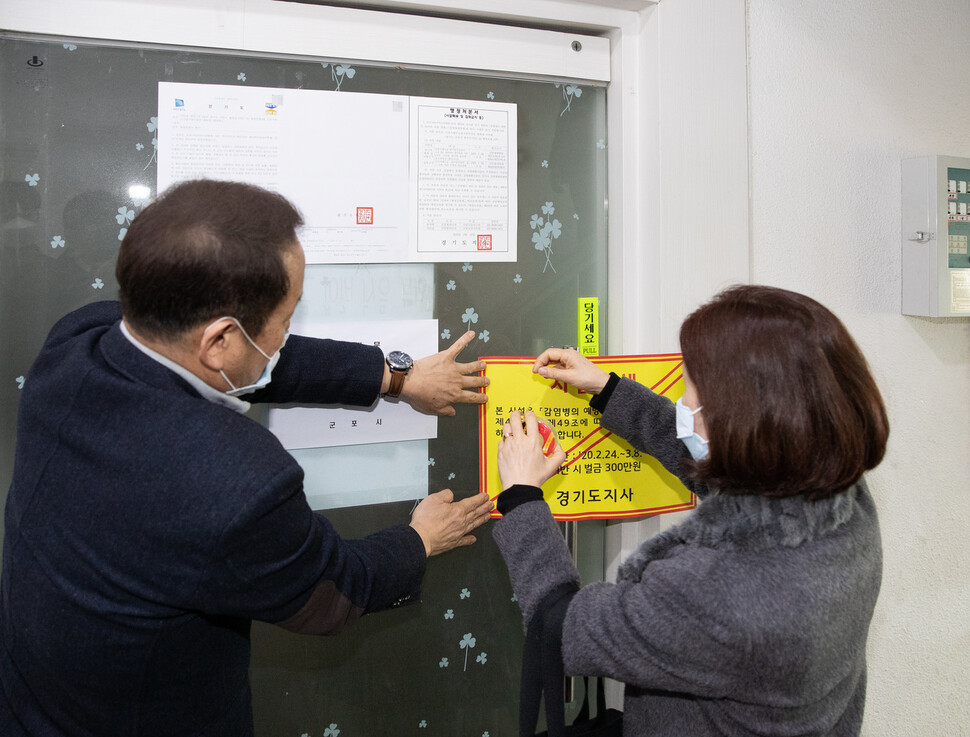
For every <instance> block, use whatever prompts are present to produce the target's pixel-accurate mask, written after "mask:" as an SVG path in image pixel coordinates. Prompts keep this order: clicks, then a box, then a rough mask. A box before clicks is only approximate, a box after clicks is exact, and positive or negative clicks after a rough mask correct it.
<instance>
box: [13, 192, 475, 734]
mask: <svg viewBox="0 0 970 737" xmlns="http://www.w3.org/2000/svg"><path fill="white" fill-rule="evenodd" d="M301 224H302V222H301V219H300V216H299V214H298V213H297V212H296V210H294V208H293V207H292V205H290V204H289V203H288V202H287V201H286V200H285V199H284V198H282V197H280V196H278V195H275V194H272V193H269V192H266V191H265V190H261V189H259V188H256V187H251V186H248V185H242V184H235V183H228V182H211V181H199V182H189V183H186V184H183V185H180V186H178V187H176V188H174V189H173V190H170V191H169V192H167V193H166V194H165V196H163V197H162V198H160V199H159V200H157V201H156V202H155V203H153V204H152V205H150V206H149V207H148V208H146V209H145V210H144V211H143V212H142V213H141V214H140V215H139V217H138V218H136V219H135V221H134V222H133V223H132V225H131V228H130V229H129V231H128V233H127V235H126V237H125V239H124V241H123V242H122V245H121V251H120V253H119V258H118V266H117V274H118V282H119V285H120V297H121V302H120V306H119V304H117V303H114V302H102V303H98V304H93V305H89V306H87V307H84V308H82V309H80V310H78V311H76V312H74V313H71V314H69V315H68V316H66V317H65V318H63V319H62V320H61V321H60V322H59V323H58V324H57V325H56V326H55V327H54V328H53V329H52V330H51V333H50V335H49V336H48V338H47V341H46V343H45V345H44V347H43V349H42V350H41V353H40V355H39V356H38V358H37V360H36V362H35V364H34V366H33V368H32V369H31V371H30V373H29V374H28V376H27V380H26V383H25V385H24V389H23V394H22V399H21V405H20V413H19V421H18V430H17V433H18V434H17V450H16V459H15V467H14V476H13V482H12V484H11V487H10V493H9V497H8V501H7V509H6V538H5V542H4V551H3V575H2V582H0V593H2V599H0V686H2V688H0V734H2V735H4V737H14V736H16V735H30V736H31V737H41V736H44V737H46V736H48V735H57V736H59V737H60V736H64V737H67V736H71V737H74V736H80V735H84V736H89V735H105V736H107V735H112V736H114V735H138V736H139V737H148V736H150V735H179V736H180V737H188V736H189V735H206V736H207V737H221V736H225V737H245V735H251V734H252V732H253V726H252V711H251V702H250V693H249V683H248V666H249V626H250V621H251V620H253V619H258V620H261V621H266V622H271V623H275V624H278V625H280V626H282V627H285V628H287V629H289V630H292V631H294V632H304V633H315V634H327V633H333V632H337V631H339V630H340V629H341V628H342V627H344V626H346V625H347V624H350V623H352V622H353V621H355V620H356V619H357V618H358V617H360V616H361V615H362V614H365V613H369V612H374V611H378V610H381V609H386V608H389V607H394V606H399V605H401V604H403V603H406V602H409V601H414V600H416V598H417V596H418V593H419V590H420V583H421V579H422V576H423V573H424V570H425V564H426V559H427V557H428V556H430V555H435V554H437V553H441V552H445V551H447V550H450V549H452V548H454V547H457V546H460V545H468V544H471V543H472V542H474V540H475V538H474V537H473V536H472V535H471V534H470V532H471V531H472V530H473V529H474V528H476V527H478V526H479V525H481V524H482V523H483V522H484V521H485V520H486V519H488V513H489V511H490V509H491V504H490V503H489V502H488V501H487V498H486V495H484V494H481V495H479V494H476V495H473V497H471V498H469V499H464V500H461V501H453V496H452V493H451V491H450V490H444V491H442V492H439V493H437V494H432V495H430V496H428V497H427V498H426V499H424V500H423V501H422V502H421V503H420V504H419V505H418V506H417V508H416V509H415V511H414V513H413V515H412V518H411V522H410V524H409V525H399V526H396V527H391V528H388V529H385V530H381V531H379V532H376V533H375V534H373V535H370V536H369V537H367V538H364V539H361V540H343V539H341V538H340V537H339V536H338V535H337V534H336V532H335V531H334V529H333V527H332V526H331V525H330V523H329V522H328V521H327V520H326V518H325V517H323V516H322V515H319V514H314V513H313V512H312V511H311V510H310V508H309V506H308V505H307V501H306V498H305V496H304V493H303V486H302V482H303V472H302V470H301V469H300V467H299V465H298V464H297V463H296V461H295V460H294V459H293V458H292V457H291V456H290V455H289V453H287V452H286V451H285V450H284V449H283V447H282V446H281V445H280V443H279V442H278V441H277V440H276V438H275V437H274V436H273V435H272V434H271V433H270V432H269V431H268V430H267V429H266V428H264V427H263V426H261V425H259V424H257V423H255V422H253V421H251V420H250V419H248V418H246V417H244V416H243V414H242V412H245V411H246V410H247V409H248V408H249V402H248V401H246V400H252V401H260V402H284V401H285V402H305V403H321V404H334V403H339V404H346V405H358V406H367V405H369V404H371V403H373V402H374V401H376V400H377V398H378V396H379V395H380V396H383V395H384V394H386V393H392V394H395V395H397V396H400V398H401V399H403V400H404V401H408V402H410V403H411V404H412V405H413V406H415V407H416V408H418V409H420V410H422V411H425V412H434V413H437V414H443V415H447V414H454V411H455V410H454V407H453V406H452V405H453V403H455V402H483V401H485V398H484V395H483V394H480V393H479V392H478V391H477V389H478V388H479V387H481V386H484V379H482V378H481V377H478V376H476V375H475V374H476V372H478V371H479V370H480V369H481V366H480V365H479V363H478V362H473V363H468V364H459V363H457V362H456V361H455V358H456V357H457V355H458V353H459V352H460V351H461V349H462V348H464V346H465V345H466V344H467V343H468V341H469V340H470V338H471V334H466V335H465V336H463V337H462V338H461V339H459V340H458V341H457V342H456V343H455V345H453V346H452V347H451V348H450V349H448V350H447V351H443V352H442V353H439V354H436V355H434V356H429V357H427V358H424V359H421V360H419V361H416V362H413V366H412V367H411V368H410V369H408V368H407V366H405V367H403V368H402V367H401V366H400V365H394V366H391V365H389V364H388V363H386V362H385V359H384V356H383V354H382V352H381V350H380V349H379V348H376V347H374V346H365V345H361V344H355V343H343V342H337V341H328V340H315V339H310V338H302V337H299V336H293V337H292V338H291V339H290V340H289V341H287V340H286V338H287V334H288V333H287V331H288V327H289V321H290V317H291V316H292V314H293V311H294V309H295V307H296V304H297V302H298V301H299V299H300V295H301V294H302V283H303V271H304V257H303V252H302V249H301V247H300V245H299V242H298V241H297V238H296V229H297V228H298V227H299V226H300V225H301ZM284 343H285V345H286V348H285V350H281V349H282V348H283V344H284ZM407 363H410V362H409V361H408V362H407ZM270 377H271V378H272V381H271V383H270V381H269V379H270ZM240 396H243V397H245V398H246V399H245V400H244V399H241V398H240ZM338 473H339V469H335V477H336V478H339V476H337V474H338Z"/></svg>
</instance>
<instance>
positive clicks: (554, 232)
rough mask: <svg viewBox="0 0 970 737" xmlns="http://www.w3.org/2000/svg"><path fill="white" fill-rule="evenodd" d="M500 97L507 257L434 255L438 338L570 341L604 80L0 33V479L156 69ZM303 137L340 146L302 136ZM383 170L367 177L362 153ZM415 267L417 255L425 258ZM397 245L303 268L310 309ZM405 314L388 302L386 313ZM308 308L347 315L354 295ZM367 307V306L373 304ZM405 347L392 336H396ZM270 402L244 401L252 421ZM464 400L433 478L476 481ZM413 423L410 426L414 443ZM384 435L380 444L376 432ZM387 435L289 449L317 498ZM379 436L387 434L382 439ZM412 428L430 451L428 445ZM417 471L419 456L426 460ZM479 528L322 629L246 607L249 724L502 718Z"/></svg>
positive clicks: (599, 144) (434, 729) (305, 726)
mask: <svg viewBox="0 0 970 737" xmlns="http://www.w3.org/2000/svg"><path fill="white" fill-rule="evenodd" d="M159 81H172V82H195V83H208V84H222V85H226V84H229V85H253V86H261V87H277V88H281V89H296V88H301V89H319V90H340V91H342V92H346V93H392V94H399V95H411V96H425V97H447V98H458V99H466V100H497V101H503V102H511V103H515V104H516V105H517V111H518V126H517V127H518V203H517V204H518V226H517V239H518V260H517V261H516V262H515V263H501V264H497V263H490V264H484V263H474V264H469V263H466V264H462V263H442V264H435V265H433V266H428V267H427V269H429V270H430V272H429V273H430V275H431V276H430V284H431V286H430V289H431V294H428V295H424V296H423V297H422V300H423V301H424V303H426V304H429V305H430V309H431V312H432V314H431V315H422V317H434V318H436V319H437V320H438V324H439V328H440V336H439V337H440V342H439V347H441V348H444V347H446V346H447V345H449V344H450V343H451V342H452V341H453V340H454V338H456V337H457V336H458V335H461V333H462V332H464V330H466V329H469V328H471V329H474V330H475V331H476V335H477V338H476V340H475V341H473V343H472V345H471V346H470V347H469V348H468V349H467V350H466V352H465V354H464V357H465V358H466V360H468V358H470V357H475V356H481V355H516V356H531V355H536V354H537V353H538V352H540V351H541V350H542V349H544V348H545V347H547V346H559V345H573V344H576V342H577V338H576V335H577V330H576V312H577V309H576V308H577V298H578V297H598V298H599V300H600V306H601V307H600V309H601V310H603V311H604V313H603V314H602V315H601V318H602V320H603V321H604V324H605V322H606V314H605V310H606V309H607V307H608V304H609V301H608V299H607V297H608V294H607V270H606V253H607V249H606V245H607V244H606V232H607V213H606V201H607V193H606V181H607V179H606V173H607V172H606V161H607V159H606V87H605V86H589V85H578V84H574V83H572V82H569V81H568V80H527V79H516V78H495V77H487V76H470V75H468V74H456V73H448V72H443V71H428V70H418V69H404V68H400V67H389V66H366V65H359V64H349V63H342V62H340V61H334V60H328V59H274V58H270V57H267V56H265V55H261V56H255V55H233V54H226V53H208V52H203V51H192V50H185V49H178V50H174V49H170V48H151V47H147V46H132V45H127V46H124V45H117V46H115V45H106V44H99V45H94V44H89V43H84V42H81V41H78V42H67V43H65V42H64V41H63V40H61V39H58V40H56V41H55V40H42V39H41V40H38V39H36V38H30V39H28V38H23V37H18V36H14V35H7V36H0V121H2V126H0V171H2V181H0V299H2V308H0V340H2V345H3V346H4V350H3V351H2V352H0V367H2V371H0V376H2V378H3V380H2V382H0V398H2V403H0V404H2V409H0V423H2V424H0V427H2V431H0V438H2V440H0V489H2V490H3V492H2V493H3V494H4V496H5V493H6V489H7V487H8V486H9V482H10V475H11V472H12V463H13V449H14V440H15V428H16V412H17V404H18V396H19V391H20V389H21V388H22V386H23V384H24V382H25V378H24V377H25V376H26V374H27V371H28V369H29V367H30V364H31V362H32V361H33V359H34V357H35V356H36V355H37V352H38V350H39V349H40V346H41V344H42V342H43V340H44V338H45V336H46V334H47V331H48V330H49V329H50V327H51V326H52V325H53V324H54V322H55V321H56V320H57V319H58V318H60V317H61V316H63V315H64V314H65V313H67V312H68V311H70V310H72V309H74V308H76V307H79V306H80V305H82V304H85V303H88V302H92V301H96V300H102V299H113V298H114V297H115V295H116V292H117V284H116V281H115V278H114V260H115V256H116V254H117V249H118V246H119V244H120V240H121V238H122V237H123V236H124V232H125V229H126V227H127V225H128V223H129V222H130V221H131V219H132V218H133V217H134V216H135V215H136V214H137V213H138V212H139V211H140V210H141V209H142V208H143V207H144V206H145V205H146V204H147V202H148V201H149V199H150V198H151V197H152V196H154V195H155V194H156V191H155V189H156V188H155V166H156V155H155V146H156V140H157V139H156V128H157V119H156V115H157V83H158V82H159ZM305 145H306V146H308V147H309V146H314V147H316V146H324V147H327V146H340V145H341V142H340V141H334V140H308V141H306V142H305ZM375 176H379V173H378V172H375ZM418 268H422V269H423V268H425V267H424V266H419V267H418ZM410 269H411V265H405V266H400V267H393V268H390V267H389V266H388V265H342V266H332V265H330V266H313V265H311V266H309V267H308V268H307V274H306V283H305V295H306V296H305V300H304V301H305V302H306V303H307V305H308V307H307V309H309V310H311V313H312V311H313V310H324V309H325V307H322V305H326V304H328V303H330V302H332V300H331V299H330V298H329V297H327V295H326V291H327V289H328V285H331V286H332V284H333V280H334V279H340V278H341V277H342V276H346V278H347V279H348V280H349V281H350V282H351V283H353V284H358V285H359V284H364V285H367V284H380V285H383V286H382V288H384V289H389V290H391V291H392V292H394V293H400V292H401V291H402V290H406V289H407V288H408V287H407V285H408V284H409V283H412V282H411V280H410V275H409V270H410ZM407 316H408V315H400V314H395V315H393V317H394V318H395V319H397V318H400V317H407ZM306 317H307V318H308V319H315V318H319V319H321V320H323V319H324V318H326V319H327V320H331V321H333V320H338V321H339V320H341V319H345V320H356V319H360V318H361V317H362V316H361V315H357V314H350V313H348V314H344V315H336V314H328V315H318V314H309V315H307V316H306ZM369 317H370V318H371V319H379V318H380V315H371V316H369ZM402 347H405V346H402ZM263 419H264V416H263V415H254V420H255V421H262V420H263ZM477 433H478V425H477V410H476V408H473V407H460V408H459V411H458V415H457V417H455V418H443V419H441V420H439V432H438V437H437V439H432V440H429V441H420V442H421V443H423V444H426V448H427V450H426V452H427V461H426V462H427V487H428V488H427V489H426V491H428V492H430V491H437V490H439V489H442V488H446V487H448V488H451V489H453V490H454V491H455V493H456V495H457V496H466V495H469V494H473V493H476V492H477V491H478V464H479V458H478V442H477ZM412 442H413V441H412ZM382 445H385V446H393V445H394V444H382ZM378 452H380V453H388V452H389V450H388V448H386V447H382V448H377V447H376V446H362V447H357V448H354V449H350V448H346V449H340V448H330V449H306V450H301V451H295V452H294V455H295V456H296V457H297V458H298V460H299V461H300V462H301V464H302V465H303V466H304V468H305V469H306V470H307V484H306V487H307V494H308V498H310V499H311V502H312V501H313V500H314V499H316V498H321V499H322V498H325V496H326V491H327V489H330V488H335V487H339V486H340V485H341V484H342V483H344V481H345V474H346V465H345V464H347V463H350V462H351V460H353V462H356V463H359V462H360V461H361V459H364V461H365V462H366V458H367V454H368V453H378ZM391 452H393V448H391ZM423 452H424V451H423V446H422V453H423ZM420 483H421V484H424V476H423V475H421V476H420ZM412 504H413V503H412V502H393V503H384V504H370V505H366V506H355V507H343V508H329V509H325V510H324V513H325V514H326V515H327V516H328V517H329V518H330V519H331V520H332V521H333V523H334V524H335V525H336V527H337V529H338V531H339V532H340V533H341V534H342V535H344V536H346V537H356V536H363V535H366V534H368V533H369V532H372V531H374V530H377V529H379V528H381V527H383V526H387V525H391V524H398V523H401V522H404V521H406V520H407V519H408V515H409V513H410V510H411V507H412ZM580 532H581V534H580V547H581V549H582V550H583V551H584V552H583V553H582V555H581V560H580V562H581V569H582V570H584V571H589V577H591V578H598V577H600V576H601V575H602V534H601V533H602V525H601V523H584V525H583V526H582V529H581V531H580ZM477 536H478V538H479V541H478V543H477V544H476V545H474V546H472V547H470V548H465V549H462V550H458V551H454V552H452V553H449V554H447V555H445V556H441V557H439V558H434V559H432V560H431V561H430V563H429V568H428V573H427V576H426V579H425V583H424V589H423V596H422V602H421V603H420V604H419V605H417V606H411V607H406V608H403V609H400V610H395V611H393V612H386V613H381V614H376V615H373V616H368V617H365V618H364V619H363V620H362V621H360V622H359V623H358V624H356V625H355V626H354V627H353V628H351V629H350V630H348V631H347V632H345V633H343V634H340V635H338V636H334V637H326V638H314V637H307V636H298V635H293V634H290V633H288V632H285V631H284V630H281V629H279V628H276V627H273V626H269V625H263V624H259V623H256V624H255V625H254V627H253V631H252V641H253V657H252V664H251V676H252V687H253V696H254V710H255V719H256V727H257V734H258V735H260V737H303V736H307V737H338V735H342V737H354V736H358V735H367V736H370V737H373V736H374V735H392V734H394V735H398V734H400V735H409V734H414V735H419V736H421V737H430V736H431V735H442V736H447V737H453V736H455V735H470V736H474V737H478V736H479V735H482V736H484V735H488V737H497V736H498V735H513V734H515V733H516V732H517V727H516V724H517V704H518V681H519V667H520V661H521V655H520V654H521V646H522V619H521V614H520V611H519V608H518V605H517V603H516V602H515V601H514V599H513V596H512V591H511V588H510V586H509V583H508V577H507V574H506V571H505V566H504V563H503V562H502V560H501V557H500V556H499V554H498V552H497V549H496V547H495V545H494V544H493V542H492V538H491V533H490V530H489V526H488V525H486V526H485V527H484V528H482V529H481V530H480V531H479V533H478V535H477Z"/></svg>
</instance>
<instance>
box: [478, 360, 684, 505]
mask: <svg viewBox="0 0 970 737" xmlns="http://www.w3.org/2000/svg"><path fill="white" fill-rule="evenodd" d="M479 360H482V361H485V363H486V369H485V372H484V374H485V376H488V377H489V378H490V379H492V382H491V384H490V386H489V388H488V394H489V401H488V403H487V404H485V405H482V406H481V407H480V409H479V484H480V490H481V491H482V492H484V493H487V494H489V496H490V497H492V498H493V499H494V498H495V497H497V496H498V494H499V493H500V492H501V482H500V480H499V479H498V469H497V466H496V463H495V452H496V449H497V445H498V442H499V440H500V435H501V432H500V427H501V425H502V424H504V421H505V419H507V416H508V413H509V412H510V411H511V410H512V409H532V410H533V411H535V412H536V414H537V415H538V416H539V417H540V418H543V417H545V418H546V419H552V420H553V423H552V424H555V425H556V427H557V432H558V433H559V436H560V443H561V444H562V447H563V449H564V450H565V451H566V454H567V460H566V462H565V463H564V464H563V466H562V468H561V470H560V473H559V474H557V475H556V476H554V477H553V478H552V479H550V480H549V481H548V482H546V484H545V486H544V488H543V495H544V497H545V499H546V502H547V503H548V504H549V507H550V509H551V510H552V513H553V516H554V517H555V518H556V519H558V520H580V519H629V518H633V517H645V516H652V515H657V514H665V513H668V512H676V511H681V510H685V509H693V508H694V507H695V506H696V505H697V500H696V498H695V497H694V495H693V494H691V493H690V492H689V491H688V490H687V489H686V488H685V487H684V486H683V485H682V484H681V483H680V481H679V480H678V479H677V478H676V477H674V476H673V475H672V474H670V473H669V472H667V471H666V469H664V468H662V467H661V466H660V464H659V462H658V461H657V460H656V459H654V458H652V457H651V456H648V455H647V454H645V453H644V454H641V453H639V452H638V451H636V450H634V449H633V448H632V447H631V446H629V444H628V443H626V441H625V440H623V439H622V438H620V437H619V436H616V435H614V434H613V433H611V432H609V431H607V430H603V429H602V428H600V427H599V424H598V419H599V413H598V412H596V411H595V410H593V409H592V408H590V407H589V406H588V404H589V402H588V399H589V397H588V396H586V395H584V393H583V392H579V391H577V390H576V389H575V388H573V387H569V386H568V385H563V384H561V383H560V382H553V381H552V380H550V379H543V378H542V377H540V376H538V375H537V374H533V373H532V366H533V364H534V363H535V358H530V357H525V356H484V357H481V358H480V359H479ZM589 360H590V361H592V362H593V363H594V364H596V365H598V366H600V367H601V368H603V369H604V370H607V371H615V372H616V373H617V374H620V375H621V376H628V377H629V378H632V379H634V380H637V381H640V383H643V384H644V385H646V386H648V387H649V388H650V389H651V390H653V391H655V392H656V393H658V394H663V395H665V396H668V397H670V398H671V399H676V398H677V397H679V396H680V395H681V394H682V393H683V359H682V358H681V356H680V354H675V353H669V354H654V355H641V356H596V357H591V358H590V359H589ZM510 369H512V370H511V371H510ZM490 370H491V375H490ZM496 374H500V376H496ZM552 413H556V414H558V415H563V414H565V415H569V417H567V419H566V420H563V421H560V420H556V418H554V417H552ZM500 414H501V415H502V416H499V415H500ZM577 417H582V418H584V419H575V418H577ZM569 418H574V419H569ZM586 419H589V421H590V422H589V423H588V424H587V423H586ZM563 422H565V423H566V427H563V424H562V423H563ZM570 423H572V424H573V425H579V424H585V425H586V427H584V428H583V429H581V430H577V429H570V427H569V424H570ZM590 427H592V429H591V430H590V429H589V428H590ZM591 456H597V457H604V458H607V459H609V458H614V459H616V458H624V457H625V458H627V459H630V460H628V461H626V462H625V463H619V462H613V463H610V462H606V463H596V464H595V468H602V466H613V467H616V469H618V470H617V473H609V472H607V473H600V472H594V475H593V476H589V475H587V476H586V477H585V479H587V480H588V479H590V478H593V479H595V480H596V483H597V484H598V486H597V487H596V488H595V489H591V491H592V492H596V496H597V499H596V502H595V503H592V504H591V508H590V510H587V509H586V508H585V507H586V506H587V499H586V494H587V491H586V490H585V489H583V490H577V489H574V490H572V491H570V489H569V488H565V489H564V488H563V487H568V484H567V483H566V481H565V479H566V477H568V476H570V469H572V468H573V467H574V466H575V465H576V464H580V463H581V462H583V463H584V469H585V470H586V471H589V470H590V468H591V467H593V466H591V465H590V464H588V463H587V462H588V460H589V459H590V457H591ZM621 466H622V467H624V468H622V469H621V468H620V467H621ZM626 466H630V467H635V468H636V471H630V472H627V471H626V470H625V467H626ZM581 470H583V469H581V468H580V467H578V466H577V467H576V468H575V471H581ZM572 476H573V478H575V477H576V474H575V473H573V474H572ZM618 483H625V484H632V485H631V486H628V487H627V488H625V489H622V491H623V492H629V494H630V498H631V504H632V506H630V505H627V506H624V505H623V504H617V502H616V498H617V497H618V496H619V495H618V492H620V490H621V488H622V487H618V486H616V484H618ZM611 484H612V486H611ZM606 492H613V496H614V500H613V504H612V505H611V504H607V503H605V502H603V500H601V499H600V498H599V497H600V496H601V495H602V494H603V493H606ZM570 493H573V494H574V495H575V496H576V498H577V499H579V497H580V495H581V496H582V504H581V505H580V507H582V508H580V507H578V506H577V504H575V503H570V501H569V499H570ZM634 493H636V495H637V496H638V497H639V498H645V499H644V501H642V502H636V503H633V502H632V497H633V495H634ZM590 496H592V494H590ZM499 516H501V515H499V514H498V512H493V517H499Z"/></svg>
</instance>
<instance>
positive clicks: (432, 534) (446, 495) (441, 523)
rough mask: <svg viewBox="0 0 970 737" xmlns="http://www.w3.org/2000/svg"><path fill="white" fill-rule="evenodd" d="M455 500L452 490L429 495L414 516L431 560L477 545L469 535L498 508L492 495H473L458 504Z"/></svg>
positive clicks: (416, 527)
mask: <svg viewBox="0 0 970 737" xmlns="http://www.w3.org/2000/svg"><path fill="white" fill-rule="evenodd" d="M454 498H455V495H454V494H453V493H452V491H451V489H444V490H443V491H439V492H437V493H435V494H429V495H428V496H426V497H425V498H424V499H422V500H421V503H420V504H419V505H418V506H417V507H416V508H415V510H414V513H413V514H412V515H411V527H413V528H414V529H415V531H416V532H417V533H418V534H419V535H420V536H421V540H422V542H424V550H425V552H426V553H427V554H428V557H429V558H430V557H431V556H432V555H438V554H439V553H446V552H448V551H449V550H452V549H454V548H459V547H464V546H465V545H471V544H472V543H473V542H475V536H474V535H470V534H468V533H470V532H471V531H472V530H474V529H475V528H476V527H479V526H481V525H483V524H485V522H487V521H488V519H489V513H490V512H491V511H492V510H493V509H494V508H495V505H494V504H493V503H492V500H491V499H489V498H488V494H472V495H471V496H470V497H468V498H467V499H462V500H460V501H457V502H456V501H453V500H454Z"/></svg>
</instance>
